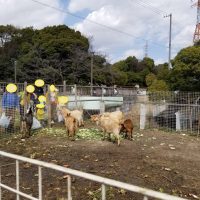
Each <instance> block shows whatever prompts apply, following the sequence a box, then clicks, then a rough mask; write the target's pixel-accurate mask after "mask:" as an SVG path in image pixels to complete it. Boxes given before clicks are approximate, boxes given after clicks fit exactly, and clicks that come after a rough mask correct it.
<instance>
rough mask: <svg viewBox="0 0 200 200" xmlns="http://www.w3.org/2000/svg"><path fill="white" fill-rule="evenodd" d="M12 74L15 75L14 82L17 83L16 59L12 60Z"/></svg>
mask: <svg viewBox="0 0 200 200" xmlns="http://www.w3.org/2000/svg"><path fill="white" fill-rule="evenodd" d="M14 75H15V83H17V61H16V60H15V61H14Z"/></svg>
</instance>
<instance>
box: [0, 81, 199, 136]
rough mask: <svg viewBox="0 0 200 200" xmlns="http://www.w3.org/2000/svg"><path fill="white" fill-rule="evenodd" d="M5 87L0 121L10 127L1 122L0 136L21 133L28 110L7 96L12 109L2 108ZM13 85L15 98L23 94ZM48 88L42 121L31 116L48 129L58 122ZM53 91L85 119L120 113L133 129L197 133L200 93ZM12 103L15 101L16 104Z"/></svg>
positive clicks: (64, 88)
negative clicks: (65, 97) (65, 98)
mask: <svg viewBox="0 0 200 200" xmlns="http://www.w3.org/2000/svg"><path fill="white" fill-rule="evenodd" d="M6 85H7V83H0V91H1V93H0V116H1V118H0V119H1V120H0V122H1V121H2V118H5V117H6V118H7V119H9V125H8V126H2V125H1V123H0V137H2V136H7V135H10V134H12V133H16V134H17V133H20V126H21V117H22V116H23V115H24V114H25V113H26V110H27V108H28V105H25V106H24V107H23V108H22V106H20V100H19V99H18V100H16V99H15V100H14V99H13V98H14V97H10V96H7V97H6V98H7V99H6V101H8V102H11V106H10V107H7V106H5V102H4V101H5V98H4V100H3V94H4V92H5V87H6ZM16 85H17V88H18V91H17V93H16V94H17V95H18V94H19V93H20V92H22V91H24V92H26V91H25V90H24V89H25V88H26V85H27V84H26V83H23V84H22V83H18V84H16ZM48 87H49V86H48V85H45V86H44V87H43V89H44V95H45V96H46V97H47V101H46V104H45V108H44V113H43V115H44V117H43V119H42V120H41V119H39V118H38V116H37V114H36V112H35V113H34V115H35V117H36V118H37V119H38V120H39V121H41V122H42V126H43V127H51V122H52V120H54V121H55V122H57V121H58V117H57V116H58V113H57V110H56V106H53V105H52V104H51V99H50V96H49V93H50V92H48V91H49V88H48ZM56 88H57V89H58V94H57V95H58V96H68V98H69V102H68V103H67V104H66V107H68V108H69V109H70V110H74V109H83V111H84V119H85V120H87V119H89V118H90V116H91V115H93V114H99V113H102V112H112V111H115V110H121V111H122V112H123V113H124V114H125V117H126V118H130V119H131V120H132V121H133V123H134V128H135V129H154V128H156V129H162V130H166V131H181V132H186V133H192V134H197V135H198V134H199V127H200V123H199V116H200V108H199V106H200V92H178V91H175V92H145V91H144V90H136V88H134V87H132V88H120V87H116V86H113V87H106V86H101V87H100V86H97V87H96V86H94V87H90V86H77V85H66V83H65V82H64V83H63V85H56ZM9 98H11V99H9ZM14 101H18V104H16V102H14ZM61 126H62V124H61Z"/></svg>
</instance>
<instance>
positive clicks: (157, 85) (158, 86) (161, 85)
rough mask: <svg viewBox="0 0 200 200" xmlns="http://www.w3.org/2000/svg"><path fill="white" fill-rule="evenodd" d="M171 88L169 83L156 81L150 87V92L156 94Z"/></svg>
mask: <svg viewBox="0 0 200 200" xmlns="http://www.w3.org/2000/svg"><path fill="white" fill-rule="evenodd" d="M168 90H169V87H168V85H167V83H166V82H165V81H163V80H157V79H155V80H154V81H153V83H152V84H151V85H150V86H149V87H148V91H150V92H156V91H168Z"/></svg>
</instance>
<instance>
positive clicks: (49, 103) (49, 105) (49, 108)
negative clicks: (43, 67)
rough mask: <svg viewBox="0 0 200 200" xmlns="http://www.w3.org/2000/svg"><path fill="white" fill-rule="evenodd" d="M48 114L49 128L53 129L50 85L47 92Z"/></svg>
mask: <svg viewBox="0 0 200 200" xmlns="http://www.w3.org/2000/svg"><path fill="white" fill-rule="evenodd" d="M47 112H48V127H49V128H51V100H50V85H48V91H47Z"/></svg>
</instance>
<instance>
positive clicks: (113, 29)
mask: <svg viewBox="0 0 200 200" xmlns="http://www.w3.org/2000/svg"><path fill="white" fill-rule="evenodd" d="M30 1H33V2H35V3H38V4H40V5H42V6H45V7H49V8H51V9H54V10H57V11H59V12H62V13H65V14H68V15H71V16H73V17H76V18H79V19H82V20H86V21H88V22H90V23H93V24H96V25H98V26H102V27H104V28H107V29H110V30H112V31H115V32H118V33H121V34H124V35H127V36H129V37H132V38H135V39H137V40H142V41H146V39H144V38H141V37H137V36H134V35H132V34H130V33H127V32H125V31H121V30H119V29H116V28H112V27H110V26H107V25H105V24H101V23H98V22H96V21H93V20H90V19H87V18H85V17H82V16H80V15H76V14H73V13H71V12H69V11H65V10H63V9H60V8H57V7H55V6H51V5H49V4H46V3H43V2H40V1H37V0H30ZM148 41H151V43H152V44H154V45H156V46H160V47H162V48H168V47H166V46H164V45H161V44H159V43H156V42H154V41H153V40H148Z"/></svg>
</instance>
